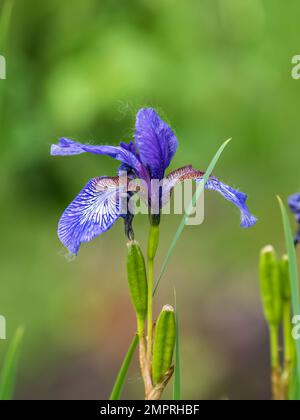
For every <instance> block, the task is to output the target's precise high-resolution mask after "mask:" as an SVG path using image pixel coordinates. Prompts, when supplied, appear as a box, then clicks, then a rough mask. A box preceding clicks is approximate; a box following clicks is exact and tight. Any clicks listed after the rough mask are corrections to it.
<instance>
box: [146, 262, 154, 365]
mask: <svg viewBox="0 0 300 420" xmlns="http://www.w3.org/2000/svg"><path fill="white" fill-rule="evenodd" d="M152 290H153V260H150V259H148V320H147V336H148V341H147V362H148V366H149V368H150V366H151V358H152V336H153V294H152Z"/></svg>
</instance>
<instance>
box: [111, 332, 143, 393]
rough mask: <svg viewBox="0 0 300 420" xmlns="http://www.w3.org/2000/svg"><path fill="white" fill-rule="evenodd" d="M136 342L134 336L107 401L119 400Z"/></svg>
mask: <svg viewBox="0 0 300 420" xmlns="http://www.w3.org/2000/svg"><path fill="white" fill-rule="evenodd" d="M138 342H139V339H138V336H137V335H135V336H134V338H133V340H132V342H131V344H130V347H129V349H128V351H127V353H126V356H125V358H124V360H123V363H122V366H121V369H120V370H119V373H118V376H117V379H116V381H115V384H114V387H113V389H112V392H111V394H110V397H109V399H110V400H111V401H116V400H119V399H120V396H121V393H122V389H123V385H124V382H125V379H126V376H127V373H128V369H129V366H130V364H131V361H132V358H133V355H134V352H135V349H136V348H137V345H138Z"/></svg>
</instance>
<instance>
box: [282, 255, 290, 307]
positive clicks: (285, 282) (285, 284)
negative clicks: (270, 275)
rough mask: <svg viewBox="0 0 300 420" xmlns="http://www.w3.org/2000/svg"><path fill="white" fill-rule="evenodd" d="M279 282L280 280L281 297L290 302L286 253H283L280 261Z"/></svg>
mask: <svg viewBox="0 0 300 420" xmlns="http://www.w3.org/2000/svg"><path fill="white" fill-rule="evenodd" d="M280 282H281V291H282V299H283V300H284V301H285V302H290V300H291V295H292V294H291V282H290V269H289V258H288V256H287V255H283V257H282V258H281V261H280Z"/></svg>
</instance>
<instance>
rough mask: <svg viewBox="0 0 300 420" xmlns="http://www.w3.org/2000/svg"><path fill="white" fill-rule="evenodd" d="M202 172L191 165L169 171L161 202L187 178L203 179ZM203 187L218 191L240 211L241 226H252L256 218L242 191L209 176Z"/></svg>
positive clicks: (198, 180)
mask: <svg viewBox="0 0 300 420" xmlns="http://www.w3.org/2000/svg"><path fill="white" fill-rule="evenodd" d="M203 175H204V172H201V171H198V170H195V169H193V167H192V166H185V167H183V168H179V169H177V170H176V171H173V172H171V173H170V174H169V175H168V176H167V178H166V183H165V185H164V188H163V203H165V202H166V199H167V196H168V195H170V192H171V191H172V189H173V188H174V186H175V185H176V184H177V183H179V182H183V181H185V180H187V179H194V180H195V181H196V182H200V181H202V180H203ZM205 188H206V189H208V190H214V191H217V192H219V193H220V194H221V195H222V196H223V197H224V198H225V199H226V200H228V201H230V202H231V203H233V204H234V205H235V206H236V207H238V209H239V210H240V213H241V226H242V227H251V226H253V225H254V224H255V223H256V221H257V219H256V217H254V216H253V215H252V214H251V213H250V211H249V208H248V206H247V204H246V201H247V195H246V194H244V193H243V192H240V191H237V190H235V189H233V188H231V187H229V186H228V185H226V184H223V182H221V181H220V180H218V179H217V178H215V177H214V176H211V177H210V178H209V180H208V181H207V183H206V185H205Z"/></svg>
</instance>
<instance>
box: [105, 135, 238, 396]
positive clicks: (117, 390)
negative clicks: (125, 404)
mask: <svg viewBox="0 0 300 420" xmlns="http://www.w3.org/2000/svg"><path fill="white" fill-rule="evenodd" d="M230 141H231V139H228V140H226V141H225V142H224V143H223V144H222V146H221V147H220V148H219V150H218V151H217V153H216V154H215V156H214V157H213V159H212V161H211V162H210V164H209V166H208V168H207V171H206V172H205V175H204V177H203V181H202V182H200V183H199V184H198V186H197V189H196V192H195V194H194V196H193V198H192V200H191V202H190V204H189V207H188V211H187V213H186V214H185V215H184V216H183V218H182V220H181V222H180V225H179V227H178V229H177V231H176V233H175V236H174V238H173V240H172V242H171V245H170V247H169V249H168V252H167V255H166V257H165V260H164V263H163V266H162V269H161V272H160V275H159V277H158V280H157V282H156V285H155V288H154V292H153V295H155V293H156V291H157V288H158V286H159V283H160V281H161V279H162V276H163V275H164V273H165V271H166V268H167V265H168V262H169V259H170V257H171V255H172V252H173V250H174V248H175V245H176V243H177V241H178V239H179V237H180V235H181V233H182V231H183V229H184V226H185V223H186V219H187V217H188V214H190V212H191V210H192V209H193V207H194V205H195V203H196V202H197V200H198V198H199V197H200V195H201V194H202V193H203V190H204V187H205V183H206V182H207V180H208V178H209V177H210V175H211V174H212V171H213V170H214V167H215V166H216V164H217V162H218V160H219V158H220V156H221V154H222V152H223V150H224V149H225V147H226V146H227V145H228V143H229V142H230ZM137 345H138V338H137V336H135V337H134V339H133V341H132V343H131V345H130V348H129V350H128V352H127V354H126V356H125V359H124V361H123V363H122V366H121V369H120V371H119V373H118V376H117V379H116V382H115V385H114V387H113V391H112V393H111V397H110V399H111V400H117V399H118V398H119V397H120V394H121V390H122V387H123V384H124V381H125V379H126V375H127V372H128V369H129V366H130V363H131V360H132V355H133V353H134V351H135V349H136V347H137ZM178 349H179V346H178ZM178 351H179V350H178Z"/></svg>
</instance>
